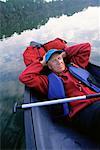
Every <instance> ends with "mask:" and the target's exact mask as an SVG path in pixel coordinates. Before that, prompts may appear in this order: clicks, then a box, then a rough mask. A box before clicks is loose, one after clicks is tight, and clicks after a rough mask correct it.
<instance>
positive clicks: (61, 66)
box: [48, 53, 65, 73]
mask: <svg viewBox="0 0 100 150" xmlns="http://www.w3.org/2000/svg"><path fill="white" fill-rule="evenodd" d="M48 67H49V69H50V70H52V71H53V72H55V73H62V72H63V71H64V70H65V63H64V60H63V57H62V55H61V54H58V53H54V54H53V55H52V56H51V58H50V60H49V61H48Z"/></svg>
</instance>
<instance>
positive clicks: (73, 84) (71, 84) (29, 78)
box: [19, 43, 100, 133]
mask: <svg viewBox="0 0 100 150" xmlns="http://www.w3.org/2000/svg"><path fill="white" fill-rule="evenodd" d="M90 50H91V46H90V44H89V43H83V44H78V45H74V46H70V47H67V48H66V49H64V51H62V50H56V49H51V50H49V51H48V52H47V53H46V54H45V55H44V57H43V60H42V61H39V60H37V61H35V62H33V63H32V64H30V65H29V66H28V67H27V68H26V69H25V70H24V71H23V72H22V73H21V75H20V76H19V80H20V81H21V82H22V83H24V84H26V85H27V86H29V87H31V88H33V89H35V91H36V92H37V93H41V94H42V95H44V96H47V93H48V84H49V83H48V77H47V76H46V75H45V74H42V71H43V69H44V66H48V68H49V69H50V70H51V71H52V72H54V73H55V74H56V75H57V76H58V77H59V78H61V79H62V81H63V85H64V89H65V94H67V97H75V96H82V95H88V94H94V93H96V92H95V91H94V90H92V89H90V88H89V87H88V86H87V85H85V84H83V83H82V82H81V81H80V80H78V79H77V78H75V77H74V76H73V75H72V74H71V73H70V72H69V69H68V67H67V66H66V65H65V62H64V60H65V61H66V62H67V63H69V62H70V63H73V64H74V65H75V66H76V67H81V68H84V69H85V68H86V67H87V65H88V62H89V56H90ZM69 106H70V112H69V115H68V116H69V118H70V120H72V121H74V122H75V123H76V124H78V125H79V126H82V127H83V128H85V129H86V130H91V129H92V130H94V132H95V131H96V132H97V133H98V132H100V98H96V99H89V100H82V101H81V100H78V101H74V102H70V103H69Z"/></svg>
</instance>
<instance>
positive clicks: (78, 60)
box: [65, 43, 91, 68]
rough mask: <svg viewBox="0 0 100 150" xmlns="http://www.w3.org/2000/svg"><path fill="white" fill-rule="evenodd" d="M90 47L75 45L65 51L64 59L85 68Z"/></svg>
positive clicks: (87, 44) (86, 44)
mask: <svg viewBox="0 0 100 150" xmlns="http://www.w3.org/2000/svg"><path fill="white" fill-rule="evenodd" d="M90 51H91V46H90V44H89V43H83V44H77V45H74V46H70V47H67V48H66V49H65V52H66V59H68V60H69V61H70V62H73V63H75V64H77V65H79V66H80V67H82V68H85V67H86V66H87V65H88V62H89V56H90Z"/></svg>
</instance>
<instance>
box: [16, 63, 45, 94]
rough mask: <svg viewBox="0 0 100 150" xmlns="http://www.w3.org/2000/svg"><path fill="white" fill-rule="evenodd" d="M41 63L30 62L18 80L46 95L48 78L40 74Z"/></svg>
mask: <svg viewBox="0 0 100 150" xmlns="http://www.w3.org/2000/svg"><path fill="white" fill-rule="evenodd" d="M42 70H43V65H42V64H41V63H40V62H39V61H35V62H34V63H32V64H30V65H29V66H28V67H27V68H26V69H25V70H24V71H23V72H22V73H21V74H20V76H19V80H20V81H21V82H22V83H24V84H25V85H27V86H28V87H31V88H34V89H35V90H36V91H38V92H40V93H41V94H43V95H46V93H47V91H48V78H47V76H46V75H42V74H41V71H42Z"/></svg>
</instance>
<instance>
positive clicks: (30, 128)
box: [24, 63, 100, 150]
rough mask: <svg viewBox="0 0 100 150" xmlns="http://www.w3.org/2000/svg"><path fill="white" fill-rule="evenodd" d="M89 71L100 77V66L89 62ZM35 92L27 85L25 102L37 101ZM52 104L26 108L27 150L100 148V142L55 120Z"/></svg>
mask: <svg viewBox="0 0 100 150" xmlns="http://www.w3.org/2000/svg"><path fill="white" fill-rule="evenodd" d="M88 71H89V72H91V73H92V74H93V75H94V77H95V78H96V80H99V78H100V67H99V66H96V65H94V64H91V63H89V65H88ZM34 93H35V92H34V91H33V90H31V89H29V88H28V87H25V93H24V103H30V102H37V101H38V98H37V97H36V96H34V95H35V94H34ZM49 108H50V106H42V107H35V108H29V109H26V110H24V125H25V140H26V149H27V150H67V149H68V150H72V149H73V150H85V149H87V150H90V149H96V150H97V149H100V144H99V143H96V142H94V141H93V140H92V139H90V138H89V137H88V136H87V135H84V134H82V133H80V132H79V131H77V130H75V129H73V128H72V127H70V126H69V125H67V124H66V123H65V122H64V121H63V119H62V121H61V122H59V121H56V120H54V118H53V117H52V115H51V113H50V111H49V110H50V109H49Z"/></svg>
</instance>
